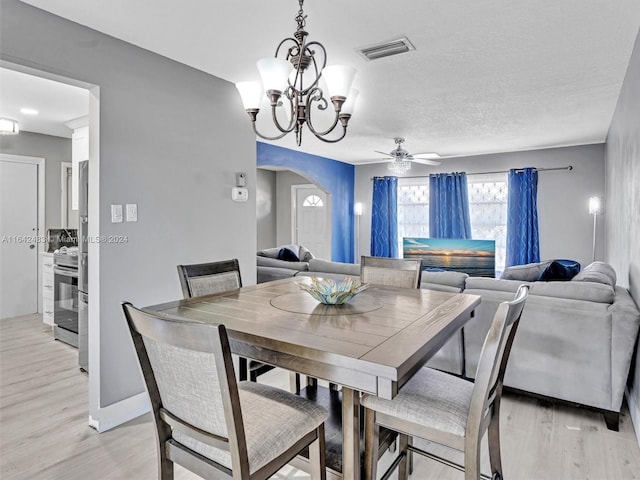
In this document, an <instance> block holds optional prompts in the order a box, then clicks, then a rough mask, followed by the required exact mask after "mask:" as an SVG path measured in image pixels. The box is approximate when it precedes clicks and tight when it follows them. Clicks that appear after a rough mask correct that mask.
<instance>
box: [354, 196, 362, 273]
mask: <svg viewBox="0 0 640 480" xmlns="http://www.w3.org/2000/svg"><path fill="white" fill-rule="evenodd" d="M363 209H364V205H363V204H362V203H361V202H356V204H355V205H354V206H353V213H354V214H355V216H356V238H355V248H354V253H355V258H354V263H360V217H361V216H362V211H363Z"/></svg>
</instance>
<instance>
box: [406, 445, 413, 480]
mask: <svg viewBox="0 0 640 480" xmlns="http://www.w3.org/2000/svg"><path fill="white" fill-rule="evenodd" d="M409 445H413V437H409ZM407 455H408V456H409V475H412V474H413V452H412V451H411V450H409V449H407Z"/></svg>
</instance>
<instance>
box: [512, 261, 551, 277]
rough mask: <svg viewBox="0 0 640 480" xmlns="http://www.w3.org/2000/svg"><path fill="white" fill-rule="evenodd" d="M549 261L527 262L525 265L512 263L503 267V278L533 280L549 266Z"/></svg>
mask: <svg viewBox="0 0 640 480" xmlns="http://www.w3.org/2000/svg"><path fill="white" fill-rule="evenodd" d="M549 263H551V262H550V261H546V262H538V263H527V264H526V265H514V266H513V267H507V268H505V269H504V272H503V273H502V276H501V277H500V278H501V279H503V280H522V281H523V282H535V281H536V280H538V278H539V277H540V274H541V273H542V272H543V271H544V270H545V269H546V268H547V267H548V266H549Z"/></svg>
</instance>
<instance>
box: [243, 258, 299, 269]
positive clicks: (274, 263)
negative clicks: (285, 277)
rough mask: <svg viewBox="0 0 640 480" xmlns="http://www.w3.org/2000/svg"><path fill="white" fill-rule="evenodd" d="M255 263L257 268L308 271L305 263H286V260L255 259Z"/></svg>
mask: <svg viewBox="0 0 640 480" xmlns="http://www.w3.org/2000/svg"><path fill="white" fill-rule="evenodd" d="M256 263H257V265H258V266H259V267H278V268H288V269H290V270H297V271H304V270H308V269H309V264H308V263H307V262H287V261H286V260H278V259H277V258H269V257H256Z"/></svg>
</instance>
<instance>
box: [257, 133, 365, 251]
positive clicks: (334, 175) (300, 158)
mask: <svg viewBox="0 0 640 480" xmlns="http://www.w3.org/2000/svg"><path fill="white" fill-rule="evenodd" d="M257 151H258V155H257V166H258V167H281V168H286V169H288V170H291V171H293V172H295V173H297V174H299V175H302V176H303V177H305V178H307V179H309V180H310V181H311V182H313V183H315V184H316V185H317V186H318V187H320V188H321V189H323V190H324V191H326V192H328V193H330V194H331V260H333V261H334V262H353V253H354V252H353V232H354V230H353V189H354V177H355V167H354V166H353V165H349V164H348V163H343V162H339V161H337V160H331V159H330V158H325V157H319V156H317V155H310V154H308V153H303V152H297V151H295V150H290V149H288V148H282V147H277V146H275V145H270V144H268V143H262V142H257Z"/></svg>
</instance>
